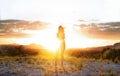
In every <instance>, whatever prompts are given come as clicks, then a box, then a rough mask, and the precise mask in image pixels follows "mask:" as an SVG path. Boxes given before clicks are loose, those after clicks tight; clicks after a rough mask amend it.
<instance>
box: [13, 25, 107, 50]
mask: <svg viewBox="0 0 120 76" xmlns="http://www.w3.org/2000/svg"><path fill="white" fill-rule="evenodd" d="M57 31H58V29H57V26H56V27H52V28H48V29H44V30H34V31H29V30H26V31H23V32H24V33H28V34H31V37H29V38H19V39H18V38H16V39H15V38H13V39H11V42H15V43H18V44H22V45H29V44H31V43H35V44H40V45H42V46H43V47H45V48H46V49H48V50H50V51H51V52H55V51H57V49H58V48H59V45H60V41H59V40H58V39H57V38H56V34H57ZM65 42H66V48H86V47H93V46H100V45H106V44H107V43H105V42H106V41H105V40H99V39H90V38H87V37H83V36H81V35H78V34H77V33H75V32H73V30H72V28H71V27H67V28H65Z"/></svg>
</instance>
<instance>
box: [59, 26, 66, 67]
mask: <svg viewBox="0 0 120 76" xmlns="http://www.w3.org/2000/svg"><path fill="white" fill-rule="evenodd" d="M57 38H58V39H59V40H60V47H59V50H60V52H61V54H60V55H61V65H62V66H63V61H64V51H65V33H64V28H63V27H62V26H61V25H60V26H59V27H58V32H57Z"/></svg>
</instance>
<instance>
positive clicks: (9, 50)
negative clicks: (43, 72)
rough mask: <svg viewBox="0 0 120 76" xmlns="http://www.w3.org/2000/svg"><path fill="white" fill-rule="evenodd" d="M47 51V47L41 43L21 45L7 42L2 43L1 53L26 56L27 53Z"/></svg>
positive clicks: (35, 53)
mask: <svg viewBox="0 0 120 76" xmlns="http://www.w3.org/2000/svg"><path fill="white" fill-rule="evenodd" d="M42 51H45V48H44V47H42V46H41V45H37V44H30V45H19V44H7V45H0V55H2V56H6V55H7V56H18V55H20V56H26V55H37V54H40V53H42Z"/></svg>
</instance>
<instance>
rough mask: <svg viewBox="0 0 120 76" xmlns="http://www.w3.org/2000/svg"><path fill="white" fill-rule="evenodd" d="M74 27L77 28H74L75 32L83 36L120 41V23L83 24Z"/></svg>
mask: <svg viewBox="0 0 120 76" xmlns="http://www.w3.org/2000/svg"><path fill="white" fill-rule="evenodd" d="M74 27H76V28H77V29H76V28H74V30H75V31H76V32H77V33H79V34H81V35H83V36H87V37H91V38H100V39H117V40H120V39H119V38H120V22H110V23H100V24H94V23H92V24H81V25H77V26H76V25H75V26H74ZM78 28H79V29H78Z"/></svg>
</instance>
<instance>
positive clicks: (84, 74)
mask: <svg viewBox="0 0 120 76" xmlns="http://www.w3.org/2000/svg"><path fill="white" fill-rule="evenodd" d="M0 76H120V63H114V62H112V61H110V60H101V59H99V60H98V59H97V60H96V59H93V58H89V59H88V58H76V57H71V56H65V60H64V66H61V65H60V60H59V59H58V62H57V65H55V58H54V56H26V57H20V56H14V57H11V56H1V57H0Z"/></svg>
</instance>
